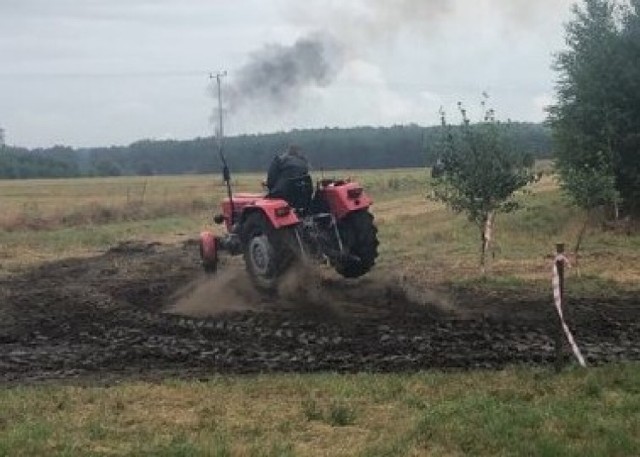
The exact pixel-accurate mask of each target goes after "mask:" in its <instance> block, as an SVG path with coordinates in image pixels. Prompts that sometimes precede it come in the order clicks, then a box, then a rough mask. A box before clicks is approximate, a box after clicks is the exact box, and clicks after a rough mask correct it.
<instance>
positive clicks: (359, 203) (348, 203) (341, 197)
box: [322, 182, 373, 220]
mask: <svg viewBox="0 0 640 457" xmlns="http://www.w3.org/2000/svg"><path fill="white" fill-rule="evenodd" d="M322 195H323V197H324V200H325V201H326V203H327V204H328V205H329V209H330V211H331V214H333V215H334V216H335V217H336V219H338V220H342V219H344V218H345V217H346V216H347V215H349V214H351V213H353V212H355V211H361V210H367V209H369V208H370V207H371V205H373V200H372V199H371V197H369V196H368V195H367V194H366V193H365V191H364V189H363V188H362V186H361V185H360V184H358V183H356V182H347V183H344V184H341V185H330V186H327V187H324V188H323V189H322Z"/></svg>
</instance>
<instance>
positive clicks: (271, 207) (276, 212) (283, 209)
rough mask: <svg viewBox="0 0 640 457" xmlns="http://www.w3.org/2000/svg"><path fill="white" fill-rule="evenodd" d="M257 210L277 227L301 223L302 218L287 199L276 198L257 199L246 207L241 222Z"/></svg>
mask: <svg viewBox="0 0 640 457" xmlns="http://www.w3.org/2000/svg"><path fill="white" fill-rule="evenodd" d="M256 212H260V213H262V214H263V215H264V217H265V218H266V219H267V220H268V221H269V223H271V225H272V226H273V228H275V229H281V228H285V227H291V226H294V225H297V224H299V223H300V218H298V216H297V214H296V213H295V211H294V210H293V208H291V206H289V204H288V203H287V202H286V201H285V200H281V199H276V198H261V199H259V200H256V201H255V202H254V204H253V205H251V206H248V207H246V208H245V209H244V211H243V212H242V220H241V222H244V221H245V220H246V218H247V217H248V216H249V215H250V214H253V213H256Z"/></svg>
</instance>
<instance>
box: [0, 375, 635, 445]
mask: <svg viewBox="0 0 640 457" xmlns="http://www.w3.org/2000/svg"><path fill="white" fill-rule="evenodd" d="M639 411H640V366H638V365H626V366H610V367H607V368H603V369H592V370H589V371H582V370H580V371H578V370H575V371H569V372H566V373H564V374H562V375H560V376H557V377H556V376H555V375H553V374H551V373H549V372H547V371H542V370H524V369H520V370H508V371H505V372H498V373H489V372H476V373H468V374H467V373H453V374H437V373H424V374H415V375H366V374H362V375H354V376H337V375H313V376H286V375H278V376H258V377H241V378H226V377H225V378H213V379H211V380H207V381H201V382H197V381H189V382H183V381H173V382H169V381H167V382H163V383H160V384H148V383H141V382H136V383H131V384H124V385H121V386H116V387H108V388H101V387H89V388H83V387H68V386H56V387H19V388H9V389H3V390H1V391H0V455H1V456H21V455H24V456H30V455H135V456H145V455H148V456H199V455H205V456H209V455H212V456H235V455H240V456H245V455H246V456H293V455H327V456H328V455H331V456H334V455H336V456H338V455H348V456H350V455H359V456H406V455H446V456H451V455H509V456H511V455H514V456H518V455H522V456H530V455H536V456H598V455H603V456H611V455H640V414H638V412H639Z"/></svg>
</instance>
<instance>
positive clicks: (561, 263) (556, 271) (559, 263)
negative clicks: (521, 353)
mask: <svg viewBox="0 0 640 457" xmlns="http://www.w3.org/2000/svg"><path fill="white" fill-rule="evenodd" d="M569 265H570V263H569V259H567V257H566V256H565V255H564V244H562V243H558V244H557V245H556V257H555V259H554V261H553V279H552V284H553V302H554V304H555V307H556V311H557V312H558V321H559V323H560V329H559V332H558V333H557V335H556V371H560V370H561V369H562V347H563V342H562V339H563V336H564V337H566V339H567V341H568V342H569V345H570V346H571V350H572V351H573V354H574V355H575V357H576V359H577V360H578V363H579V364H580V366H581V367H583V368H584V367H586V366H587V363H586V362H585V360H584V357H583V356H582V352H581V351H580V348H579V347H578V345H577V344H576V341H575V339H574V337H573V334H572V333H571V330H570V329H569V326H568V325H567V323H566V321H565V317H564V316H565V313H564V309H563V307H564V269H565V266H569Z"/></svg>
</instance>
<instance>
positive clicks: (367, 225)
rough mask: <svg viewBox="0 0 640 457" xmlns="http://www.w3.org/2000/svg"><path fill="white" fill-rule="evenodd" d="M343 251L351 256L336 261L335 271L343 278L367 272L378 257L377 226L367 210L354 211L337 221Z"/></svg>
mask: <svg viewBox="0 0 640 457" xmlns="http://www.w3.org/2000/svg"><path fill="white" fill-rule="evenodd" d="M338 230H339V231H340V236H341V237H342V242H343V244H344V249H345V251H346V252H347V253H348V254H350V255H351V256H353V258H350V259H346V260H343V261H340V262H338V264H337V265H336V271H337V272H338V273H340V274H341V275H342V276H344V277H345V278H359V277H360V276H363V275H365V274H367V273H368V272H369V271H370V270H371V269H372V268H373V266H374V265H375V263H376V258H377V257H378V244H379V242H378V228H377V227H376V226H375V224H374V222H373V214H371V213H370V212H369V211H356V212H354V213H351V214H349V215H348V216H347V217H345V218H344V219H343V220H342V221H340V222H339V223H338Z"/></svg>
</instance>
